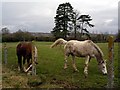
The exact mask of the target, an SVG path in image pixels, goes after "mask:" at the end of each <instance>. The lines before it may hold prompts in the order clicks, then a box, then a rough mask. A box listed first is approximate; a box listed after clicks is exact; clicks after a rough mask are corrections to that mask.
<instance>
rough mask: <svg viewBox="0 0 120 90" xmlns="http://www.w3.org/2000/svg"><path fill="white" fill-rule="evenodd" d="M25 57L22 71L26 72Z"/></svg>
mask: <svg viewBox="0 0 120 90" xmlns="http://www.w3.org/2000/svg"><path fill="white" fill-rule="evenodd" d="M25 59H26V58H25V57H23V70H24V72H26V67H25Z"/></svg>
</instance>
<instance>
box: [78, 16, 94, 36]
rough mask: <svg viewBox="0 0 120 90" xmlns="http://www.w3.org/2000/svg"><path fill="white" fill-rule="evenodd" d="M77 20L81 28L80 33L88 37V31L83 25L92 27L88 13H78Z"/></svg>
mask: <svg viewBox="0 0 120 90" xmlns="http://www.w3.org/2000/svg"><path fill="white" fill-rule="evenodd" d="M77 20H78V21H79V28H80V30H81V34H82V35H84V34H86V35H87V36H88V37H90V35H89V31H88V30H87V28H86V27H85V25H86V26H89V27H94V25H93V24H91V23H90V21H92V19H91V16H90V15H80V17H79V18H78V19H77Z"/></svg>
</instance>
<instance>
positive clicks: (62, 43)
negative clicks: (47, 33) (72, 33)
mask: <svg viewBox="0 0 120 90" xmlns="http://www.w3.org/2000/svg"><path fill="white" fill-rule="evenodd" d="M66 43H67V41H66V40H64V39H62V38H59V39H57V40H56V41H55V42H54V43H53V44H52V45H51V46H50V47H51V48H53V47H56V46H57V45H65V44H66Z"/></svg>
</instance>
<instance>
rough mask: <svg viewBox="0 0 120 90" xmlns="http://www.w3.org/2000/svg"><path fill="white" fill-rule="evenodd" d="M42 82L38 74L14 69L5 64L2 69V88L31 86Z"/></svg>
mask: <svg viewBox="0 0 120 90" xmlns="http://www.w3.org/2000/svg"><path fill="white" fill-rule="evenodd" d="M41 83H42V81H41V79H40V78H38V76H35V77H34V76H31V75H27V74H25V73H20V72H18V71H12V70H10V69H8V68H6V67H5V66H3V69H2V88H31V87H34V86H37V85H40V84H41Z"/></svg>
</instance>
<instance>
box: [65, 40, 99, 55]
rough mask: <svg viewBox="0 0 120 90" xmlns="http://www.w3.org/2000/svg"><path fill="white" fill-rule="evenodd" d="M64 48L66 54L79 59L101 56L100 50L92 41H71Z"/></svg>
mask: <svg viewBox="0 0 120 90" xmlns="http://www.w3.org/2000/svg"><path fill="white" fill-rule="evenodd" d="M64 48H65V51H66V54H67V53H70V54H73V55H75V56H78V57H85V56H87V55H89V56H91V57H94V56H95V55H97V54H99V52H98V49H96V47H95V46H94V43H93V42H92V41H91V40H85V41H77V40H70V41H68V42H67V44H66V45H65V47H64Z"/></svg>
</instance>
